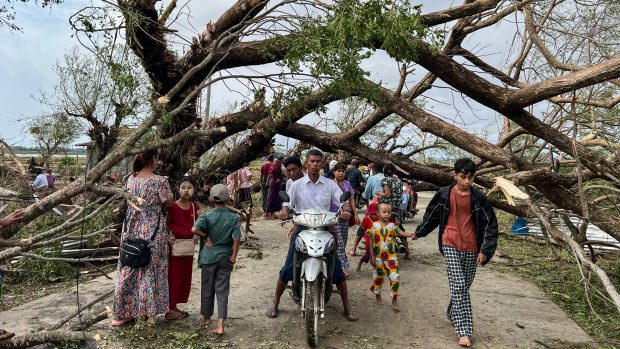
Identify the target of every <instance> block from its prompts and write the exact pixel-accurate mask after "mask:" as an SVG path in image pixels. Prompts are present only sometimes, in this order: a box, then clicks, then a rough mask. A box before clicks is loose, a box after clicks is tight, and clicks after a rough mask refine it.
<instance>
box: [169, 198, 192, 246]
mask: <svg viewBox="0 0 620 349" xmlns="http://www.w3.org/2000/svg"><path fill="white" fill-rule="evenodd" d="M191 210H192V218H193V219H194V224H196V209H195V208H194V203H192V207H191ZM195 245H196V243H195V242H194V239H175V240H174V244H172V251H171V252H170V253H171V254H172V256H173V257H189V256H193V255H194V246H195Z"/></svg>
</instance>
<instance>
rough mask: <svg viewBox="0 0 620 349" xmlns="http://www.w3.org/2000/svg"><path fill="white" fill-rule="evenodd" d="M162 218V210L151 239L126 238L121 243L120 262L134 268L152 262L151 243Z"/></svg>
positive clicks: (142, 266)
mask: <svg viewBox="0 0 620 349" xmlns="http://www.w3.org/2000/svg"><path fill="white" fill-rule="evenodd" d="M160 219H161V211H160V212H159V215H158V216H157V225H156V226H155V232H154V233H153V235H151V238H150V239H149V241H146V240H144V239H140V238H125V239H123V243H122V244H121V251H120V256H119V259H120V263H121V265H122V266H124V267H130V268H133V269H139V268H144V267H146V266H147V265H149V264H150V263H151V247H150V244H151V242H152V241H153V239H155V236H156V235H157V231H158V230H159V222H160ZM123 230H125V224H124V223H123Z"/></svg>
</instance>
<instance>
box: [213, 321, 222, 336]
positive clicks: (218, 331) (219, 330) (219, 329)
mask: <svg viewBox="0 0 620 349" xmlns="http://www.w3.org/2000/svg"><path fill="white" fill-rule="evenodd" d="M213 333H215V334H216V335H218V336H223V335H224V319H218V320H217V327H216V328H215V330H213Z"/></svg>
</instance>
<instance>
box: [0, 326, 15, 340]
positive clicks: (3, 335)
mask: <svg viewBox="0 0 620 349" xmlns="http://www.w3.org/2000/svg"><path fill="white" fill-rule="evenodd" d="M14 336H15V333H11V332H8V331H5V330H3V329H0V341H4V340H7V339H9V338H13V337H14Z"/></svg>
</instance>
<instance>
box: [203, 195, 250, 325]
mask: <svg viewBox="0 0 620 349" xmlns="http://www.w3.org/2000/svg"><path fill="white" fill-rule="evenodd" d="M229 198H230V192H229V191H228V187H226V186H225V185H223V184H216V185H214V186H213V187H212V188H211V191H210V194H209V200H210V201H211V202H213V205H214V207H215V208H213V209H212V210H209V211H208V212H207V213H205V214H204V215H203V216H202V217H200V219H199V220H198V221H197V222H196V223H195V224H194V227H193V228H192V232H193V233H194V234H195V235H198V236H200V252H199V253H198V264H199V265H200V267H201V268H202V281H201V285H202V289H201V299H200V313H201V314H202V316H203V317H204V318H203V322H204V325H205V327H207V328H208V327H209V325H211V316H213V308H214V302H215V297H217V316H218V321H217V327H216V329H215V330H214V331H213V332H214V333H215V334H217V335H223V334H224V321H225V320H226V318H227V314H228V294H229V292H230V273H231V272H232V270H233V266H234V265H235V263H236V261H237V253H238V252H239V240H240V238H241V229H240V224H239V217H238V216H237V215H236V214H234V213H233V212H231V211H230V210H228V209H227V208H226V207H225V203H226V201H228V199H229Z"/></svg>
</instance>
